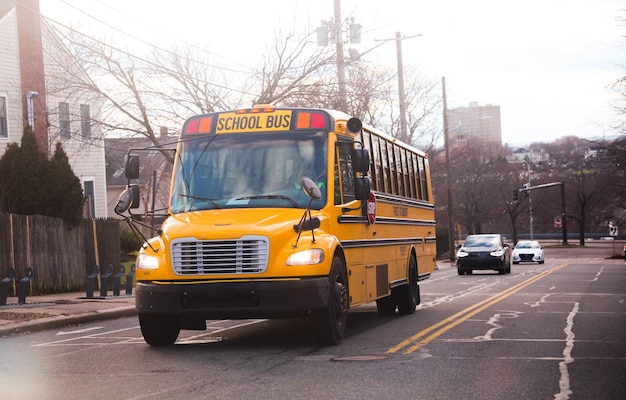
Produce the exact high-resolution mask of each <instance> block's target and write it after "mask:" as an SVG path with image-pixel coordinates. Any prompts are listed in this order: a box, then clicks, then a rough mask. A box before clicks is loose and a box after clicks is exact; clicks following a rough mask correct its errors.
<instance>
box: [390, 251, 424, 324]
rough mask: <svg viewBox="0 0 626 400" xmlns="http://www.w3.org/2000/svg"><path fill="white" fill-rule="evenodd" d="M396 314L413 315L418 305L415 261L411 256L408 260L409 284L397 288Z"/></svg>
mask: <svg viewBox="0 0 626 400" xmlns="http://www.w3.org/2000/svg"><path fill="white" fill-rule="evenodd" d="M396 290H398V292H397V296H398V297H397V298H398V312H399V313H400V315H407V314H413V313H414V312H415V308H416V307H417V305H418V304H419V303H420V301H421V300H420V287H419V285H418V284H417V261H416V260H415V256H414V255H411V259H410V260H409V282H408V284H407V285H405V286H402V287H399V288H397V289H396Z"/></svg>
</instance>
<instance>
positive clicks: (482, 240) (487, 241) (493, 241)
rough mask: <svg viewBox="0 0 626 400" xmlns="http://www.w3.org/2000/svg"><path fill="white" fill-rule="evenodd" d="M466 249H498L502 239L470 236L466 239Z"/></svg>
mask: <svg viewBox="0 0 626 400" xmlns="http://www.w3.org/2000/svg"><path fill="white" fill-rule="evenodd" d="M463 246H464V247H498V246H500V238H499V237H498V236H468V237H467V239H465V243H464V244H463Z"/></svg>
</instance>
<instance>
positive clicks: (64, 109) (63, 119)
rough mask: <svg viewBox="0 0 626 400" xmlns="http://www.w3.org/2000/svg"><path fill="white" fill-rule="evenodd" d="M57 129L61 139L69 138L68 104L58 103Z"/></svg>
mask: <svg viewBox="0 0 626 400" xmlns="http://www.w3.org/2000/svg"><path fill="white" fill-rule="evenodd" d="M59 128H60V132H59V133H60V135H61V137H62V138H69V137H70V104H69V103H63V102H61V103H59Z"/></svg>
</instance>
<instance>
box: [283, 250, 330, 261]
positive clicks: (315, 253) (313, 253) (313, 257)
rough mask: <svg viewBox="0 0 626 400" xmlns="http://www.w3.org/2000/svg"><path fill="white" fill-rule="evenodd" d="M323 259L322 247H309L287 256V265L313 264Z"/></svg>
mask: <svg viewBox="0 0 626 400" xmlns="http://www.w3.org/2000/svg"><path fill="white" fill-rule="evenodd" d="M322 261H324V251H323V250H322V249H309V250H304V251H299V252H297V253H293V254H292V255H290V256H289V257H288V258H287V265H313V264H320V263H321V262H322Z"/></svg>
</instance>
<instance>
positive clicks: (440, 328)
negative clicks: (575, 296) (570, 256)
mask: <svg viewBox="0 0 626 400" xmlns="http://www.w3.org/2000/svg"><path fill="white" fill-rule="evenodd" d="M566 266H567V264H566V263H563V264H560V265H557V266H556V267H553V268H550V269H549V270H547V271H544V272H542V273H540V274H538V275H536V276H534V277H532V278H530V279H527V280H525V281H523V282H521V283H518V284H517V285H515V286H512V287H510V288H508V289H507V290H505V291H502V292H500V293H498V294H495V295H493V296H491V297H489V298H487V299H485V300H482V301H480V302H478V303H476V304H474V305H472V306H470V307H467V308H466V309H464V310H461V311H459V312H458V313H456V314H454V315H452V316H450V317H448V318H446V319H444V320H442V321H440V322H438V323H436V324H434V325H431V326H429V327H428V328H426V329H424V330H422V331H420V332H418V333H416V334H415V335H413V336H411V337H410V338H408V339H406V340H403V341H402V342H400V343H398V344H397V345H395V346H394V347H392V348H390V349H389V350H387V351H386V353H387V354H394V353H398V352H400V351H402V350H403V351H402V354H411V353H413V352H414V351H416V350H417V349H419V348H420V347H422V346H424V345H425V344H427V343H430V342H431V341H433V340H434V339H436V338H438V337H439V336H441V335H442V334H444V333H445V332H447V331H449V330H450V329H452V328H454V327H455V326H457V325H459V324H460V323H462V322H464V321H466V320H467V319H469V318H471V317H473V316H474V315H476V314H478V313H479V312H481V311H484V310H485V309H487V308H489V307H491V306H493V305H494V304H496V303H498V302H500V301H502V300H504V299H506V298H507V297H509V296H511V295H512V294H514V293H517V292H519V291H520V290H522V289H524V288H525V287H527V286H530V285H532V284H533V283H535V282H537V281H538V280H540V279H542V278H545V277H546V276H548V275H550V274H551V273H553V272H556V271H558V270H560V269H562V268H564V267H566ZM433 331H434V332H433ZM431 332H432V333H431Z"/></svg>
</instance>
